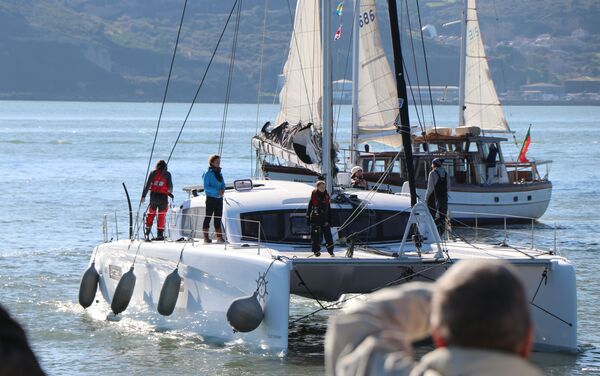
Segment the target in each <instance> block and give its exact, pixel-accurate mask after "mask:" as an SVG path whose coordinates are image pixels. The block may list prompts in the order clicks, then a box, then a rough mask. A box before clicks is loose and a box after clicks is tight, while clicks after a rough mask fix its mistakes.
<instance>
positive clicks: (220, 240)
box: [215, 229, 225, 244]
mask: <svg viewBox="0 0 600 376" xmlns="http://www.w3.org/2000/svg"><path fill="white" fill-rule="evenodd" d="M215 235H217V243H219V244H223V243H225V239H223V230H221V229H218V230H215Z"/></svg>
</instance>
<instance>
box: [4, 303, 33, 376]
mask: <svg viewBox="0 0 600 376" xmlns="http://www.w3.org/2000/svg"><path fill="white" fill-rule="evenodd" d="M25 375H27V376H29V375H31V376H38V375H44V371H42V368H41V367H40V364H39V363H38V361H37V359H36V358H35V355H34V354H33V351H31V348H30V347H29V343H28V342H27V337H26V336H25V331H24V330H23V328H21V325H19V323H18V322H16V321H15V320H13V319H12V318H11V317H10V315H9V314H8V312H6V311H5V310H4V308H2V306H0V376H25Z"/></svg>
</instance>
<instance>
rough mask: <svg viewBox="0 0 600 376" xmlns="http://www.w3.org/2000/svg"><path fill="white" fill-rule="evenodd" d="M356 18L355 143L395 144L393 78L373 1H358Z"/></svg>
mask: <svg viewBox="0 0 600 376" xmlns="http://www.w3.org/2000/svg"><path fill="white" fill-rule="evenodd" d="M359 17H360V21H359V27H360V30H359V33H360V42H359V44H360V46H359V73H358V85H359V86H358V142H367V141H375V142H379V143H383V144H386V145H388V146H391V147H399V146H401V145H402V137H401V136H400V134H398V133H397V132H396V129H397V128H396V125H395V123H396V118H397V116H398V93H397V91H396V80H395V77H394V74H393V73H392V71H391V69H390V65H389V63H388V60H387V57H386V55H385V51H384V50H383V47H382V46H381V35H380V31H379V18H378V15H377V9H376V7H375V0H361V2H360V12H359Z"/></svg>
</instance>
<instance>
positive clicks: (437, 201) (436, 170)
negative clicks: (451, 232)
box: [425, 158, 450, 235]
mask: <svg viewBox="0 0 600 376" xmlns="http://www.w3.org/2000/svg"><path fill="white" fill-rule="evenodd" d="M443 163H444V161H443V160H442V159H440V158H435V159H434V160H433V161H431V172H430V173H429V177H428V178H427V192H426V193H425V202H426V203H427V207H428V208H429V212H430V213H431V216H432V217H433V219H434V220H435V224H436V226H437V228H438V232H439V233H440V235H442V234H443V233H444V228H445V225H446V215H447V214H448V192H450V176H448V172H447V171H446V170H445V169H444V167H443V166H442V164H443Z"/></svg>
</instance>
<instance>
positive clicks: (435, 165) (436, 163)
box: [431, 158, 444, 168]
mask: <svg viewBox="0 0 600 376" xmlns="http://www.w3.org/2000/svg"><path fill="white" fill-rule="evenodd" d="M443 163H444V160H443V159H440V158H435V159H434V160H433V161H431V168H438V167H441V166H442V164H443Z"/></svg>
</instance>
